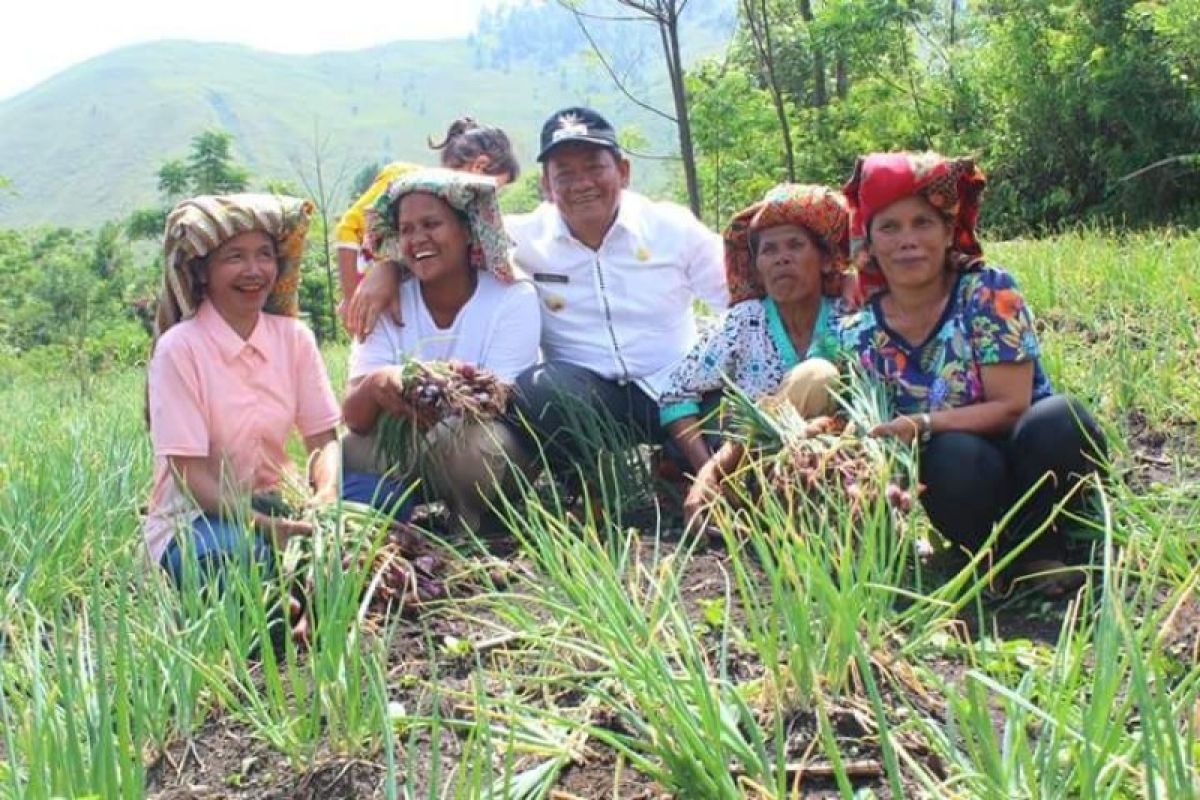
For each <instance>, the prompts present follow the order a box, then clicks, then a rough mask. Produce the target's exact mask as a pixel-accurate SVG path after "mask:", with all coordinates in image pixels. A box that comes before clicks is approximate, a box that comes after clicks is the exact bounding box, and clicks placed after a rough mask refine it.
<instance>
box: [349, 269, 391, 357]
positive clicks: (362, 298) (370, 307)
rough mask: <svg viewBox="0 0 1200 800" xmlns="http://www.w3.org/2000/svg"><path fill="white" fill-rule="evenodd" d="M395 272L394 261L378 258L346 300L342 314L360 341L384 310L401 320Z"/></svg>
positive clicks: (351, 332)
mask: <svg viewBox="0 0 1200 800" xmlns="http://www.w3.org/2000/svg"><path fill="white" fill-rule="evenodd" d="M396 272H397V270H396V267H395V266H394V265H393V264H391V263H390V262H381V263H378V264H376V265H375V267H374V268H373V269H372V270H371V271H370V272H368V273H367V274H366V275H365V276H364V277H363V279H362V281H361V282H360V283H359V284H358V288H357V289H355V291H354V294H353V295H352V296H351V297H350V300H349V301H348V302H347V304H346V313H345V316H344V317H343V321H344V322H345V324H346V330H347V331H349V332H350V335H351V336H353V337H354V338H356V339H358V340H360V341H361V340H362V339H365V338H366V337H367V334H369V333H370V332H371V331H373V330H374V329H375V323H376V322H378V321H379V315H380V314H382V313H384V311H387V313H389V314H391V317H392V319H393V320H394V321H395V322H396V324H397V325H402V324H404V320H403V319H402V318H401V315H400V291H399V290H400V281H399V279H398V277H397V274H396Z"/></svg>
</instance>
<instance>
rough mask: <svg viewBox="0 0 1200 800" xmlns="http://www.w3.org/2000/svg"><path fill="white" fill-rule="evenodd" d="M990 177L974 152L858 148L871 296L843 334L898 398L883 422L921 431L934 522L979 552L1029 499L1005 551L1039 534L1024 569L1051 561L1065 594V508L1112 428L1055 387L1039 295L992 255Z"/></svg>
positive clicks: (885, 429) (844, 323) (858, 211)
mask: <svg viewBox="0 0 1200 800" xmlns="http://www.w3.org/2000/svg"><path fill="white" fill-rule="evenodd" d="M983 188H984V177H983V174H982V173H981V172H980V171H979V169H978V168H977V167H976V166H975V164H974V162H973V161H972V160H970V159H967V158H959V159H947V158H944V157H942V156H940V155H937V154H936V153H924V154H913V153H875V154H872V155H869V156H866V157H865V158H861V159H859V161H858V164H857V166H856V168H855V171H854V175H853V176H852V177H851V179H850V181H849V183H847V184H846V187H845V193H846V197H847V199H848V201H849V203H850V212H851V235H852V237H854V238H855V239H856V240H857V241H858V242H859V243H860V244H861V255H862V263H861V264H860V271H859V285H860V294H862V295H863V296H864V297H865V298H866V302H865V304H864V305H863V307H862V308H861V310H860V311H859V312H858V313H856V314H853V315H848V316H846V317H843V318H842V319H841V335H842V337H843V338H844V342H845V344H846V346H847V347H849V348H851V349H853V350H854V351H855V352H856V353H857V354H858V357H859V358H860V359H861V361H862V363H863V365H864V366H865V367H866V368H867V369H868V370H869V371H870V372H872V373H873V374H874V375H875V376H876V377H878V378H879V379H881V380H882V381H883V382H884V383H886V385H887V387H888V388H889V390H890V393H891V396H892V399H893V401H894V406H895V409H896V411H897V412H898V414H897V416H896V417H895V418H894V419H891V420H889V421H887V422H885V423H883V424H881V425H879V426H878V427H877V428H876V430H875V431H874V433H875V434H876V435H882V436H894V437H897V438H899V439H901V440H904V441H906V442H911V441H914V440H916V441H917V443H918V444H919V447H920V480H921V483H922V484H923V485H924V487H925V491H924V492H923V493H922V495H921V502H922V504H923V505H924V506H925V510H926V512H927V513H928V514H929V519H930V521H931V522H932V523H933V526H934V528H936V529H937V530H938V532H939V533H941V534H942V535H943V536H944V537H946V538H947V539H949V540H950V541H951V542H954V543H955V544H957V545H959V546H961V547H963V548H965V549H967V550H968V551H971V552H976V551H978V550H979V549H980V548H981V547H982V546H983V545H984V544H985V542H986V541H987V540H988V538H989V537H990V536H991V534H992V532H993V529H994V527H995V526H996V525H997V524H998V523H1000V522H1001V521H1002V520H1003V518H1004V517H1005V516H1006V515H1007V514H1008V513H1009V511H1010V509H1012V508H1013V507H1014V506H1015V505H1017V504H1018V503H1020V502H1021V501H1022V500H1024V503H1023V505H1022V506H1021V507H1020V509H1019V511H1018V512H1017V514H1016V516H1015V518H1014V521H1013V523H1012V524H1010V525H1009V526H1007V527H1006V529H1004V530H1003V531H1001V532H1000V534H999V540H998V543H997V548H996V549H997V551H998V555H1004V554H1005V553H1007V552H1009V551H1011V550H1012V549H1013V548H1015V547H1018V546H1022V547H1024V549H1023V551H1022V552H1021V554H1020V555H1019V556H1018V557H1017V558H1016V570H1015V572H1016V573H1017V574H1021V573H1025V574H1033V573H1038V574H1039V575H1040V577H1039V578H1038V582H1039V583H1040V584H1041V588H1042V589H1043V590H1044V591H1046V592H1047V593H1057V592H1060V591H1063V590H1065V589H1067V588H1069V586H1070V585H1071V584H1072V583H1074V582H1076V581H1077V579H1078V575H1077V574H1076V575H1068V574H1066V573H1063V572H1062V568H1063V560H1064V558H1065V553H1066V539H1065V537H1064V535H1063V531H1062V528H1061V526H1060V525H1059V524H1058V520H1056V519H1054V515H1053V512H1054V509H1055V507H1056V506H1057V505H1058V504H1059V503H1060V502H1061V501H1063V500H1064V499H1065V498H1066V497H1067V496H1068V495H1069V494H1070V493H1071V492H1073V491H1075V489H1076V484H1077V483H1078V481H1079V480H1080V479H1082V478H1083V477H1084V476H1086V475H1088V474H1090V473H1093V472H1095V471H1096V469H1097V465H1098V464H1099V463H1101V462H1102V461H1103V457H1104V452H1105V444H1104V438H1103V434H1102V433H1101V431H1100V429H1099V426H1098V425H1097V424H1096V422H1095V420H1094V419H1092V416H1091V415H1090V414H1089V413H1088V411H1087V409H1085V408H1084V407H1083V405H1082V404H1080V403H1079V402H1077V401H1075V400H1072V399H1069V398H1067V397H1064V396H1062V395H1058V394H1055V393H1054V391H1053V389H1052V388H1051V385H1050V381H1049V380H1048V379H1047V376H1046V373H1045V372H1044V371H1043V369H1042V365H1041V362H1040V358H1039V355H1040V352H1039V345H1038V340H1037V337H1036V336H1035V334H1034V329H1033V318H1032V316H1031V314H1030V311H1029V309H1028V307H1027V306H1026V304H1025V301H1024V298H1023V297H1022V295H1021V293H1020V291H1019V290H1018V288H1017V286H1016V283H1015V282H1014V280H1013V278H1012V276H1011V275H1009V274H1008V273H1007V272H1005V271H1004V270H1002V269H999V268H998V267H995V266H992V265H991V264H988V263H987V262H985V261H984V259H983V251H982V248H981V247H980V244H979V241H978V239H977V238H976V235H975V224H976V220H977V219H978V215H979V198H980V195H981V193H982V191H983ZM1035 535H1036V538H1034V539H1033V540H1032V541H1029V539H1030V537H1031V536H1035Z"/></svg>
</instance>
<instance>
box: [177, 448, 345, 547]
mask: <svg viewBox="0 0 1200 800" xmlns="http://www.w3.org/2000/svg"><path fill="white" fill-rule="evenodd" d="M167 460H168V462H169V463H170V466H171V470H172V473H173V474H175V475H176V476H178V477H177V479H178V480H179V482H180V483H181V485H182V487H183V488H184V490H185V492H186V493H187V494H188V495H189V496H190V497H191V498H192V500H193V501H194V502H195V503H196V505H197V506H198V507H199V508H200V510H201V511H203V512H204V513H205V514H211V515H213V516H220V515H221V514H228V513H230V512H234V513H236V512H237V510H238V509H244V510H245V512H244V513H245V514H246V517H245V518H246V520H247V521H249V522H250V523H251V524H252V525H253V526H254V529H255V530H256V531H258V532H260V533H262V534H263V535H266V536H270V537H271V539H272V541H274V542H275V545H276V546H277V547H282V546H283V545H285V544H286V543H287V540H288V539H289V538H290V537H292V536H302V535H307V534H309V533H311V532H312V526H310V525H309V524H308V523H306V522H301V521H299V520H290V519H281V518H279V517H271V516H268V515H267V514H263V513H262V512H259V511H254V510H251V509H250V491H249V489H248V488H245V487H228V486H227V489H228V490H231V491H232V492H233V496H232V497H231V496H229V491H224V492H223V491H222V488H221V470H220V466H219V464H217V463H215V462H214V461H213V459H212V458H211V457H209V456H168V457H167ZM335 475H336V473H335Z"/></svg>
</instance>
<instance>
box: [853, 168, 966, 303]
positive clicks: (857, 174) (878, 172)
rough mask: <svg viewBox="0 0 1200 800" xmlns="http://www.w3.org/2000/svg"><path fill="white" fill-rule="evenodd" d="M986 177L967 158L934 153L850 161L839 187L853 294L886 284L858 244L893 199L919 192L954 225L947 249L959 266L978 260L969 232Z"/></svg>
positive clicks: (871, 291)
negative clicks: (854, 274)
mask: <svg viewBox="0 0 1200 800" xmlns="http://www.w3.org/2000/svg"><path fill="white" fill-rule="evenodd" d="M986 184H987V179H986V178H985V177H984V175H983V172H982V171H981V170H980V169H979V167H977V166H976V165H975V160H974V159H972V158H946V157H945V156H942V155H939V154H938V153H872V154H871V155H868V156H862V157H860V158H859V159H858V163H857V164H855V165H854V174H853V175H852V176H851V177H850V180H849V181H848V182H847V183H846V186H845V187H844V188H843V191H844V192H845V193H846V199H847V201H849V203H850V239H851V247H852V249H853V250H854V253H855V257H856V261H857V264H858V287H857V288H858V294H859V297H860V298H867V297H870V296H871V295H872V294H875V293H876V292H878V291H879V290H881V289H883V288H885V287H886V286H887V281H886V280H885V279H884V277H883V273H881V272H880V271H879V266H878V265H877V264H876V263H875V260H874V259H872V258H868V257H867V255H866V253H865V251H864V249H863V244H864V243H865V242H866V240H867V233H868V231H869V229H870V225H871V219H872V218H873V217H874V216H875V215H876V214H877V213H879V212H880V211H882V210H883V209H885V208H887V207H888V206H890V205H891V204H892V203H894V202H896V201H897V200H903V199H904V198H906V197H912V196H914V195H916V196H920V197H922V198H924V199H925V200H926V202H928V203H929V204H930V205H931V206H933V207H934V208H936V209H937V210H938V211H939V212H941V214H942V215H943V216H945V217H946V218H947V219H948V220H950V223H951V224H952V225H953V227H954V243H953V244H952V245H951V252H952V253H954V254H957V255H958V256H959V257H958V258H955V259H953V261H954V263H955V264H956V265H957V266H958V268H960V269H972V268H974V267H977V266H978V265H979V264H980V263H982V260H983V248H982V247H981V246H980V244H979V239H978V238H977V237H976V235H975V227H976V225H977V224H978V223H979V197H980V195H981V194H983V188H984V186H985V185H986Z"/></svg>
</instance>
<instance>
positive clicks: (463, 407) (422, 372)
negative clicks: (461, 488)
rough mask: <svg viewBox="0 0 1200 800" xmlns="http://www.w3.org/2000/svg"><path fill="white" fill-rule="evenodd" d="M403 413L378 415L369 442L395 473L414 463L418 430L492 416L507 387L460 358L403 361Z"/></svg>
mask: <svg viewBox="0 0 1200 800" xmlns="http://www.w3.org/2000/svg"><path fill="white" fill-rule="evenodd" d="M400 380H401V381H402V384H403V385H402V388H401V396H402V397H403V399H404V401H405V403H406V404H407V405H408V407H409V409H410V410H411V414H410V415H408V416H403V417H397V416H394V415H392V414H384V415H382V416H381V417H380V419H379V424H378V428H377V431H376V435H375V446H376V449H377V450H378V452H379V454H380V455H381V456H382V457H383V458H384V459H386V460H387V463H389V464H391V465H394V466H397V467H398V468H399V469H400V472H401V473H406V472H409V471H411V469H412V468H414V467H415V466H416V465H417V464H418V463H419V457H420V455H421V453H422V452H423V450H424V440H425V436H424V433H425V431H426V430H428V429H429V428H432V427H433V426H435V425H437V424H438V423H440V422H443V421H446V420H453V419H462V420H465V421H476V420H487V419H495V418H496V417H498V416H500V415H501V414H503V413H504V411H505V409H506V408H507V407H508V400H509V396H510V395H511V392H512V390H511V387H510V386H509V385H508V384H507V383H505V382H504V381H502V380H500V379H499V378H498V377H496V375H495V374H493V373H492V372H490V371H488V370H486V369H482V368H480V367H476V366H474V365H473V364H465V363H463V362H460V361H416V360H412V359H410V360H407V361H405V362H404V364H403V365H402V366H401V368H400Z"/></svg>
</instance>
